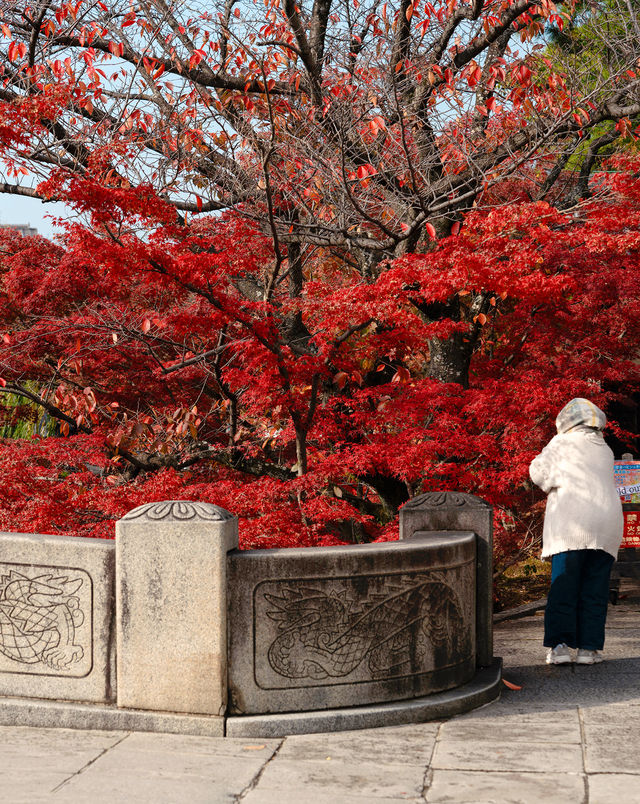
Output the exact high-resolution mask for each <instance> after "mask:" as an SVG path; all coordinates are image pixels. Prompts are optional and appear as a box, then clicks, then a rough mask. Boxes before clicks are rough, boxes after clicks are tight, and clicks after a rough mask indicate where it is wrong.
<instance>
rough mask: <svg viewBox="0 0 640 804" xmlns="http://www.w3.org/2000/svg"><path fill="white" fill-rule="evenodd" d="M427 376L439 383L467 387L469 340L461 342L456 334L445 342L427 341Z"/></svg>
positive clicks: (460, 338) (459, 336)
mask: <svg viewBox="0 0 640 804" xmlns="http://www.w3.org/2000/svg"><path fill="white" fill-rule="evenodd" d="M429 352H430V360H429V376H430V377H432V378H433V379H434V380H440V382H457V383H458V384H459V385H461V386H462V387H463V388H468V387H469V365H470V363H471V352H472V349H471V345H470V341H469V339H467V341H466V342H465V341H463V339H462V335H460V334H459V333H456V334H455V335H453V336H452V337H451V338H448V339H447V340H442V339H441V338H432V339H431V340H430V341H429Z"/></svg>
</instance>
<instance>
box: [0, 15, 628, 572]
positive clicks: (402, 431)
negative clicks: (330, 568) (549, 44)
mask: <svg viewBox="0 0 640 804" xmlns="http://www.w3.org/2000/svg"><path fill="white" fill-rule="evenodd" d="M611 2H612V3H613V2H615V0H611ZM623 6H624V9H623V7H622V6H621V13H622V11H623V10H624V13H625V15H626V16H625V18H624V19H625V20H626V21H628V23H629V25H632V24H635V23H634V21H633V20H634V18H633V7H632V8H631V11H629V9H628V8H627V5H626V3H624V4H623ZM573 13H574V11H573V10H572V9H571V8H565V7H563V8H562V9H560V10H559V9H558V8H556V7H555V6H554V5H553V4H552V3H548V2H546V0H545V2H542V3H539V4H538V3H532V2H524V0H515V1H513V2H512V1H511V0H500V2H489V3H486V2H481V1H476V0H472V2H457V1H456V0H449V2H446V3H435V4H434V3H425V4H424V5H422V4H418V3H409V2H407V0H402V2H400V3H397V4H392V3H384V4H380V3H374V4H360V3H359V2H358V1H357V0H349V2H330V0H316V2H314V3H313V4H309V5H307V4H305V3H302V4H296V3H295V2H293V0H291V1H290V0H276V2H268V3H267V4H266V5H259V4H257V3H255V4H253V3H246V4H236V3H234V2H232V0H229V2H227V3H226V5H224V6H220V7H219V8H217V9H214V10H212V7H211V6H210V5H208V4H207V5H206V6H205V5H204V4H203V5H202V6H200V5H199V4H197V3H195V4H194V3H192V4H189V3H182V2H181V3H173V4H171V3H166V2H165V1H164V0H141V2H139V3H129V2H127V3H124V2H122V3H121V2H118V0H116V1H115V2H84V1H83V0H80V1H79V2H77V3H74V2H68V3H62V4H61V3H55V2H49V0H41V2H36V3H34V4H32V5H31V6H29V7H27V8H26V9H25V7H24V5H22V6H19V5H18V4H17V3H13V2H9V3H6V4H5V6H4V10H3V19H2V29H1V30H2V34H3V36H4V39H3V40H2V41H1V42H0V59H2V62H1V63H0V72H1V77H2V83H1V85H0V106H1V107H2V121H3V122H2V124H1V125H0V156H1V157H2V160H3V164H4V171H5V176H4V179H5V181H4V183H3V184H2V185H1V186H0V190H2V191H4V192H7V193H21V194H25V195H33V196H37V197H40V198H43V199H58V198H64V199H65V201H66V202H67V203H69V204H70V205H72V206H74V207H75V208H76V209H77V210H79V211H80V212H82V213H83V214H84V215H85V223H84V224H80V223H75V224H67V230H66V236H65V242H64V244H62V243H61V244H58V245H54V244H51V243H49V242H47V241H45V240H44V239H42V238H30V239H25V238H20V237H18V236H17V235H15V234H12V233H10V232H6V231H5V232H0V271H1V285H0V300H1V308H0V316H1V318H2V323H1V324H0V328H2V329H1V330H0V331H3V343H2V345H1V346H0V386H1V387H2V390H3V391H4V392H5V394H12V395H13V397H12V398H19V399H21V400H23V402H24V403H25V405H26V403H29V404H32V405H35V406H36V407H37V408H39V409H40V410H42V411H44V412H45V413H46V416H47V417H48V420H49V422H57V425H56V426H57V428H58V429H57V435H56V436H53V437H49V438H42V439H37V438H36V439H35V440H31V441H25V442H22V443H21V444H18V443H17V442H15V441H12V442H5V444H4V445H3V447H2V459H1V460H0V473H2V474H3V479H5V483H3V489H4V491H3V499H2V500H0V525H2V527H7V528H11V529H16V528H19V529H27V530H33V529H48V530H51V529H52V528H53V529H59V530H63V531H67V532H68V531H71V532H76V533H83V534H91V535H109V534H110V533H111V532H112V520H113V519H115V518H118V516H121V515H122V514H123V513H124V512H125V511H126V510H128V509H129V508H131V507H133V506H134V505H136V504H138V503H139V502H144V501H149V500H152V499H165V498H168V497H171V496H174V497H183V498H189V497H193V498H201V499H208V500H211V501H214V502H216V503H218V504H220V505H223V506H224V507H227V508H228V509H229V510H231V511H233V512H235V513H238V514H239V515H240V516H241V517H242V520H243V529H242V534H243V540H244V544H245V546H251V545H253V546H256V545H261V546H262V545H266V544H283V545H292V544H331V543H335V542H336V541H353V540H365V539H366V540H370V539H385V538H393V537H394V535H395V534H396V532H397V519H396V514H397V509H398V506H399V505H401V504H402V503H403V502H404V501H406V500H407V499H409V498H410V497H411V496H413V495H415V494H418V493H421V492H422V491H427V490H431V489H434V490H435V489H443V488H449V489H462V490H465V491H470V492H472V493H475V494H478V495H480V496H484V497H486V498H487V499H488V500H489V501H491V502H492V503H493V504H494V505H495V506H496V511H497V514H496V517H497V518H496V521H497V524H498V526H499V538H498V545H499V555H500V556H502V557H503V558H506V556H507V555H509V554H512V553H513V552H514V551H517V550H518V549H519V548H521V547H523V546H526V545H527V544H528V543H529V540H530V537H531V534H534V533H535V532H536V531H535V528H536V523H537V521H538V519H537V518H536V516H537V513H536V509H535V506H534V507H533V508H532V504H534V503H535V502H536V501H537V500H538V497H536V496H535V495H534V493H533V492H532V490H531V487H530V485H529V484H528V482H527V472H526V468H527V465H528V462H529V460H530V459H531V457H533V455H534V454H535V452H536V451H537V450H538V449H539V448H540V446H541V445H542V443H543V441H544V440H545V439H546V438H548V437H549V436H550V435H551V432H552V422H553V417H554V413H555V411H557V409H559V407H561V406H562V404H564V402H565V401H566V400H567V398H569V397H571V396H575V395H582V396H588V397H590V398H592V399H593V400H594V401H595V402H597V403H598V404H601V405H603V406H606V405H607V402H608V401H609V400H612V399H616V398H621V397H629V396H632V395H633V394H634V393H636V392H637V389H638V379H639V377H638V375H639V370H638V363H637V361H635V357H636V356H637V351H636V350H637V332H638V331H639V327H638V323H639V320H638V319H639V312H640V311H639V306H638V305H639V301H638V300H639V299H640V292H639V291H640V288H639V287H638V270H637V269H638V254H639V250H638V249H639V247H640V237H639V235H638V231H639V223H640V221H639V220H638V214H639V213H638V212H637V197H638V190H639V183H638V182H639V180H638V178H637V175H638V168H639V164H638V162H637V161H635V157H634V155H633V153H631V152H626V151H624V150H621V151H620V152H619V153H618V154H616V155H615V156H614V157H612V158H611V159H610V160H609V162H608V163H607V164H606V165H605V166H604V169H600V166H599V164H598V162H597V160H596V158H595V156H594V158H593V159H587V158H585V159H584V165H583V166H582V167H580V168H579V170H567V164H568V160H569V159H570V157H571V154H572V153H575V152H576V147H577V146H578V145H579V144H580V143H585V142H587V141H591V140H590V139H589V138H592V132H594V131H597V132H598V136H600V132H604V133H605V134H606V135H607V137H609V142H612V141H613V140H614V139H615V138H616V137H623V136H624V137H627V138H629V137H633V136H635V129H634V127H635V117H636V116H637V115H638V113H639V112H640V92H639V87H640V82H639V80H638V77H637V74H636V70H637V63H636V62H637V61H638V58H639V56H640V53H638V49H640V40H637V39H634V38H633V37H631V36H629V34H628V29H627V27H625V25H626V23H625V25H622V26H621V27H620V28H619V29H616V30H617V32H616V33H615V36H617V37H619V45H620V47H619V51H618V52H619V54H620V58H619V60H618V61H617V62H616V64H615V65H614V67H613V68H608V69H607V70H603V71H602V72H601V73H599V74H597V75H596V74H594V76H592V77H591V78H590V80H589V81H588V82H585V81H584V80H583V79H584V76H583V75H582V74H581V72H580V70H576V69H574V67H575V63H574V62H572V61H571V59H568V60H567V61H566V62H565V63H562V61H561V60H560V59H558V58H555V57H554V58H553V59H552V58H550V54H549V51H548V49H547V48H546V45H545V40H544V33H545V26H547V25H548V24H550V23H551V24H553V25H555V26H556V27H558V26H560V25H563V24H564V22H565V21H567V20H570V19H571V18H572V14H573ZM629 30H631V29H629ZM592 150H593V149H592ZM594 154H596V155H597V149H595V150H594ZM595 168H598V171H597V172H595V173H594V172H593V171H594V169H595ZM34 176H35V177H37V179H34V178H33V177H34ZM30 410H31V409H30ZM29 415H30V416H33V414H31V413H29ZM614 427H615V423H614ZM618 435H619V436H620V438H621V439H623V438H625V435H624V434H623V433H621V432H619V431H618ZM9 481H10V482H9Z"/></svg>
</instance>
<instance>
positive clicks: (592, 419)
mask: <svg viewBox="0 0 640 804" xmlns="http://www.w3.org/2000/svg"><path fill="white" fill-rule="evenodd" d="M606 423H607V417H606V416H605V415H604V413H603V412H602V411H601V410H600V408H599V407H598V406H597V405H594V404H593V402H590V401H589V400H588V399H583V398H582V397H580V396H577V397H576V398H575V399H572V400H571V402H567V404H566V405H565V406H564V407H563V408H562V410H561V411H560V413H558V416H557V418H556V429H557V431H558V433H568V432H569V431H570V430H573V428H574V427H579V426H580V425H582V426H583V427H593V428H595V429H596V430H604V428H605V425H606Z"/></svg>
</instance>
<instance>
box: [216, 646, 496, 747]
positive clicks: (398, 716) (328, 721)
mask: <svg viewBox="0 0 640 804" xmlns="http://www.w3.org/2000/svg"><path fill="white" fill-rule="evenodd" d="M501 683H502V659H500V658H494V660H493V662H492V664H491V665H489V667H482V668H480V670H478V671H477V673H476V674H475V676H474V678H473V679H472V680H471V681H469V682H468V683H467V684H463V685H462V686H460V687H456V688H455V689H453V690H447V691H446V692H440V693H435V694H433V695H428V696H425V697H423V698H413V699H411V700H408V701H397V702H394V703H384V704H372V705H370V706H357V707H351V708H349V709H326V710H323V711H317V712H291V713H285V714H270V715H251V716H236V717H228V718H227V721H226V736H227V737H286V736H289V735H292V734H315V733H318V732H335V731H352V730H354V729H371V728H376V727H379V726H402V725H405V724H408V723H423V722H425V721H428V720H440V719H443V718H448V717H452V716H453V715H459V714H461V713H463V712H468V711H469V710H471V709H477V708H478V707H479V706H483V705H484V704H487V703H490V702H491V701H495V700H496V699H497V698H499V697H500V692H501V690H502V686H501Z"/></svg>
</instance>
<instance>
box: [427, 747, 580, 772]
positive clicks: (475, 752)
mask: <svg viewBox="0 0 640 804" xmlns="http://www.w3.org/2000/svg"><path fill="white" fill-rule="evenodd" d="M431 766H432V767H433V768H434V769H436V770H437V769H442V770H477V771H510V770H513V771H538V770H540V769H541V768H544V769H545V770H546V771H547V772H549V773H562V772H565V773H581V772H582V747H581V746H580V745H573V744H572V745H566V744H563V743H554V744H552V745H548V744H547V743H544V742H537V743H532V742H523V743H516V744H514V743H512V742H499V741H493V740H492V741H491V742H489V743H485V742H484V741H482V742H475V741H474V742H471V741H470V740H467V739H458V740H443V741H442V742H440V743H438V745H437V746H436V750H435V753H434V756H433V760H432V763H431Z"/></svg>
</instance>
